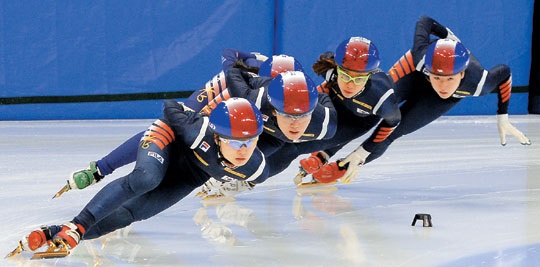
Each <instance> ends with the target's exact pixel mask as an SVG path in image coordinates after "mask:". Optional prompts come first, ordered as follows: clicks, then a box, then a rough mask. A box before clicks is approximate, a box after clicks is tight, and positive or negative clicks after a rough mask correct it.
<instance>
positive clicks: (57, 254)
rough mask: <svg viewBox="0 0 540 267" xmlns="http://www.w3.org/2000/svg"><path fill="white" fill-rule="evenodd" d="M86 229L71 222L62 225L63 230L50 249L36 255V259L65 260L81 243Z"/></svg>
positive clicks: (54, 239)
mask: <svg viewBox="0 0 540 267" xmlns="http://www.w3.org/2000/svg"><path fill="white" fill-rule="evenodd" d="M84 232H85V229H84V227H82V225H80V224H75V223H73V222H69V223H66V224H63V225H62V229H61V230H60V231H59V232H58V233H57V234H56V235H54V237H53V238H52V241H51V242H49V243H48V244H49V247H48V248H47V250H46V251H44V252H37V253H34V256H33V257H32V259H33V260H35V259H50V258H63V257H65V256H67V255H69V253H70V252H71V250H73V249H74V248H75V247H76V246H77V245H78V244H79V242H80V241H81V238H82V236H83V235H84Z"/></svg>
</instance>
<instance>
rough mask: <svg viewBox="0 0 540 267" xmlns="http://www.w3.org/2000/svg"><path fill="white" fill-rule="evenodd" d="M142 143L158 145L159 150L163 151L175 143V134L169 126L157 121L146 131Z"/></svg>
mask: <svg viewBox="0 0 540 267" xmlns="http://www.w3.org/2000/svg"><path fill="white" fill-rule="evenodd" d="M141 141H145V142H151V143H153V144H156V145H157V146H158V147H159V149H163V148H165V146H167V145H168V144H170V143H172V142H173V141H174V132H173V130H172V129H171V127H169V125H167V124H166V123H164V122H163V121H161V120H156V121H155V122H154V123H152V125H151V126H150V127H149V128H148V129H147V130H146V132H144V136H143V138H142V140H141ZM143 143H144V142H143ZM143 145H145V144H143ZM146 145H147V144H146Z"/></svg>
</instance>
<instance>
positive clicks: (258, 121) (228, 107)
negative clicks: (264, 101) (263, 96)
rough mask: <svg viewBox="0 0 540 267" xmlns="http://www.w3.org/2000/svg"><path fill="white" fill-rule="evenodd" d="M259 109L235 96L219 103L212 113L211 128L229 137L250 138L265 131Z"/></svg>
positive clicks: (220, 134)
mask: <svg viewBox="0 0 540 267" xmlns="http://www.w3.org/2000/svg"><path fill="white" fill-rule="evenodd" d="M263 123H264V122H263V117H262V114H261V112H260V111H259V109H258V108H257V107H256V106H255V105H254V104H253V103H251V102H250V101H248V100H247V99H244V98H238V97H233V98H230V99H228V100H226V101H223V102H221V103H219V104H218V105H217V106H216V108H215V109H214V110H212V113H210V124H209V125H210V129H212V130H213V131H214V133H216V134H218V135H219V136H223V137H225V138H229V139H248V138H253V137H256V136H258V135H259V134H261V133H262V131H263Z"/></svg>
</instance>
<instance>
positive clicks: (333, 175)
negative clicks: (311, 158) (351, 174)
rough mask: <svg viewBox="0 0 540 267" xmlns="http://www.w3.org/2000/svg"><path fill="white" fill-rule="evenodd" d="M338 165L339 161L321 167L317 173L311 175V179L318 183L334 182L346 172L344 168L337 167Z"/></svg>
mask: <svg viewBox="0 0 540 267" xmlns="http://www.w3.org/2000/svg"><path fill="white" fill-rule="evenodd" d="M338 164H339V161H337V162H332V163H328V164H325V165H323V166H322V167H321V168H320V169H319V170H318V171H316V172H314V173H313V178H314V179H315V180H317V181H318V182H320V183H332V182H335V181H336V180H337V179H339V178H341V177H343V175H344V174H345V172H347V169H346V168H342V167H339V166H338Z"/></svg>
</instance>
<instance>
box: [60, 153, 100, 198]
mask: <svg viewBox="0 0 540 267" xmlns="http://www.w3.org/2000/svg"><path fill="white" fill-rule="evenodd" d="M103 177H104V176H103V175H102V174H101V172H100V170H99V168H98V166H97V163H96V162H95V161H92V162H90V166H89V167H88V168H87V169H84V170H80V171H75V172H73V173H71V175H70V176H69V178H68V180H67V184H66V185H65V186H64V187H62V189H60V191H58V193H56V194H55V195H54V196H53V197H52V198H57V197H60V196H61V195H62V194H64V193H65V192H67V191H69V190H72V189H84V188H87V187H89V186H91V185H93V184H95V183H97V182H99V181H100V180H101V179H103Z"/></svg>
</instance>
